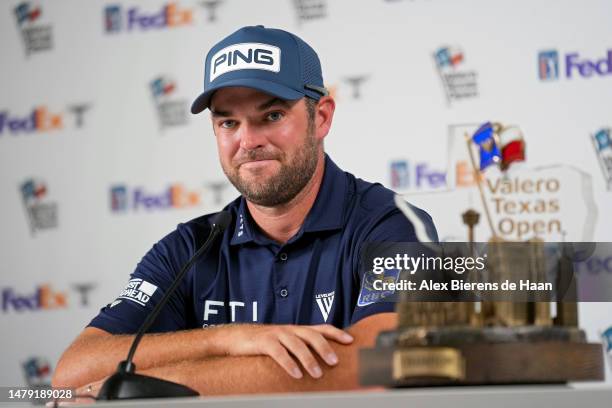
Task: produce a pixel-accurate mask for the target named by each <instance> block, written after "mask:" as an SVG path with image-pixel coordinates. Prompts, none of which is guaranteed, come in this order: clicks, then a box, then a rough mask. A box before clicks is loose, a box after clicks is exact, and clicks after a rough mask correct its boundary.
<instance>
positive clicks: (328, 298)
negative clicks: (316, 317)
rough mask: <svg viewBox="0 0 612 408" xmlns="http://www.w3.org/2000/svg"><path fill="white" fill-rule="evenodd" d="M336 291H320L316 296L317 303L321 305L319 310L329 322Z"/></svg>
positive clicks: (324, 319)
mask: <svg viewBox="0 0 612 408" xmlns="http://www.w3.org/2000/svg"><path fill="white" fill-rule="evenodd" d="M335 292H336V291H333V292H329V293H319V294H318V295H316V296H315V300H316V302H317V305H318V306H319V310H320V311H321V315H322V316H323V321H325V322H327V318H328V317H329V312H331V309H332V306H333V305H334V294H335Z"/></svg>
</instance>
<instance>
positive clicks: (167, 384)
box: [97, 211, 232, 400]
mask: <svg viewBox="0 0 612 408" xmlns="http://www.w3.org/2000/svg"><path fill="white" fill-rule="evenodd" d="M231 221H232V215H231V214H230V212H229V211H221V212H219V213H217V215H216V216H215V219H214V222H213V225H212V229H211V231H210V234H209V235H208V238H207V239H206V241H205V242H204V244H202V246H201V247H200V249H198V250H197V251H196V253H195V254H193V256H192V257H191V259H189V261H187V263H186V264H185V265H184V266H183V268H182V269H181V271H180V272H179V273H178V274H177V275H176V277H175V278H174V281H172V285H170V287H169V288H168V290H166V293H164V296H162V298H161V300H160V301H159V303H157V304H156V305H155V307H154V308H153V310H152V311H151V313H150V314H149V315H148V316H147V318H146V319H145V321H144V322H143V323H142V325H141V326H140V329H138V332H137V333H136V337H134V341H133V342H132V346H131V347H130V351H129V352H128V355H127V358H126V359H125V360H124V361H122V362H120V363H119V366H118V367H117V372H116V373H115V374H113V375H112V376H110V377H109V378H108V379H107V380H106V381H105V382H104V384H103V385H102V388H101V389H100V392H99V393H98V398H97V399H98V400H116V399H135V398H175V397H195V396H198V395H200V394H199V393H198V392H197V391H195V390H193V389H191V388H189V387H187V386H185V385H182V384H177V383H174V382H171V381H166V380H162V379H159V378H155V377H149V376H146V375H141V374H136V373H135V371H136V366H135V365H134V363H133V359H134V354H135V353H136V349H137V348H138V344H139V343H140V341H141V340H142V336H144V334H145V333H146V331H147V330H148V329H149V328H150V327H151V325H152V324H153V323H154V322H155V319H156V318H157V316H158V315H159V312H160V311H161V310H162V308H163V307H164V306H165V305H166V303H168V300H169V299H170V296H172V294H173V293H174V292H175V291H176V288H178V286H179V285H180V283H181V281H182V280H183V278H184V277H185V274H186V273H187V271H188V270H189V269H191V267H192V266H193V264H194V263H195V262H196V261H197V260H198V258H199V257H200V256H201V255H202V254H203V253H204V252H206V251H207V250H208V248H209V247H210V246H211V244H212V243H213V242H214V240H215V238H216V237H217V236H218V235H220V234H221V233H223V231H225V229H226V228H227V227H228V226H229V224H230V222H231Z"/></svg>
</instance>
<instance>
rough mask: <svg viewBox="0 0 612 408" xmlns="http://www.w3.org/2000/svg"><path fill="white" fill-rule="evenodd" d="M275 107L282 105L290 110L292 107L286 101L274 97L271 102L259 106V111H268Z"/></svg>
mask: <svg viewBox="0 0 612 408" xmlns="http://www.w3.org/2000/svg"><path fill="white" fill-rule="evenodd" d="M274 105H281V106H283V107H285V108H290V107H291V105H290V104H289V102H287V101H286V100H284V99H281V98H276V97H274V98H272V99H270V100H269V101H267V102H264V103H262V104H261V105H259V106H258V107H257V110H260V111H263V110H266V109H268V108H270V107H272V106H274Z"/></svg>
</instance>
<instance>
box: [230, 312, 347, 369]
mask: <svg viewBox="0 0 612 408" xmlns="http://www.w3.org/2000/svg"><path fill="white" fill-rule="evenodd" d="M219 333H220V334H222V335H221V339H219V340H220V341H219V346H220V347H222V348H221V350H222V352H223V354H226V355H228V356H254V355H267V356H270V357H271V358H272V359H273V360H274V361H276V362H277V363H278V364H279V365H280V366H281V367H282V368H283V369H284V370H285V371H287V373H289V375H290V376H292V377H293V378H298V379H299V378H302V371H301V370H300V367H299V366H298V364H297V363H296V361H295V360H294V358H295V359H297V360H298V361H299V363H300V364H301V365H302V366H303V367H304V368H305V369H306V371H308V373H309V374H310V375H311V376H312V377H313V378H320V377H321V376H322V375H323V371H322V370H321V367H319V364H318V362H317V359H316V358H315V355H314V354H315V353H316V354H318V355H319V356H320V357H321V358H322V359H323V361H325V362H326V363H327V364H328V365H330V366H334V365H336V364H337V363H338V356H337V355H336V353H335V352H334V350H333V349H332V348H331V346H330V345H329V340H333V341H336V342H338V343H340V344H345V345H346V344H350V343H351V342H352V341H353V337H352V336H351V335H350V334H348V333H346V332H344V331H342V330H340V329H337V328H335V327H334V326H331V325H328V324H321V325H317V326H296V325H252V324H237V325H232V326H225V327H223V330H222V331H220V332H219Z"/></svg>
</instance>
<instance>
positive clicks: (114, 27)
mask: <svg viewBox="0 0 612 408" xmlns="http://www.w3.org/2000/svg"><path fill="white" fill-rule="evenodd" d="M124 19H125V20H126V22H125V24H124V22H123V21H124ZM192 22H193V10H191V9H188V8H181V7H179V6H178V4H177V3H176V2H171V3H168V4H166V5H164V6H163V7H162V8H161V10H159V11H157V12H152V13H147V12H145V11H141V10H140V9H139V8H138V7H131V8H129V9H128V10H127V13H125V14H124V13H123V12H122V8H121V6H120V5H116V4H115V5H109V6H106V7H105V9H104V27H105V30H106V32H107V33H117V32H120V31H122V30H123V29H126V30H127V31H133V30H142V31H146V30H158V29H164V28H167V27H180V26H185V25H188V24H191V23H192Z"/></svg>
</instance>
